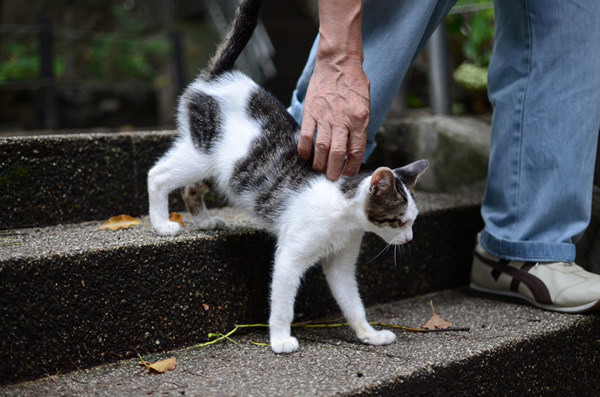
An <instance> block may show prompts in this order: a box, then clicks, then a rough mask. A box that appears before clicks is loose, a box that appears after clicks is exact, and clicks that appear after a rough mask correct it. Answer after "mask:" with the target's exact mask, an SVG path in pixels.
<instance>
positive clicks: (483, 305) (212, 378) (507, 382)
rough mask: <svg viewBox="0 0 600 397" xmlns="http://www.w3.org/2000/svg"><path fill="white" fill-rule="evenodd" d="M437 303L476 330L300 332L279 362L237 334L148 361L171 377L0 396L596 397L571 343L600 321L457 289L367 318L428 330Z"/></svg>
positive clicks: (62, 381)
mask: <svg viewBox="0 0 600 397" xmlns="http://www.w3.org/2000/svg"><path fill="white" fill-rule="evenodd" d="M431 302H432V303H433V305H434V306H435V309H436V312H437V313H438V314H439V315H440V316H441V317H442V318H444V319H445V320H447V321H450V322H452V323H453V326H454V327H468V328H469V329H470V331H469V332H464V331H463V332H437V333H416V332H406V331H401V330H397V329H396V330H395V329H392V331H393V332H395V333H396V335H397V340H396V342H395V343H393V344H391V345H389V346H382V347H372V346H367V345H362V344H360V343H359V342H357V340H356V338H355V337H354V335H353V334H352V332H351V331H350V330H349V329H347V328H335V329H294V335H295V336H297V337H298V338H299V340H300V344H301V348H300V350H299V351H298V352H296V353H293V354H288V355H276V354H274V353H272V352H271V350H270V349H269V348H268V347H262V346H256V345H252V344H251V342H260V343H268V335H267V332H266V331H265V330H264V329H254V330H253V331H252V332H250V333H246V334H244V335H241V334H240V335H237V334H236V335H233V336H232V339H234V340H235V341H236V342H237V343H238V344H233V343H231V342H222V343H219V344H215V345H211V346H206V347H202V348H195V347H192V348H186V349H181V350H174V351H169V352H164V353H160V354H153V355H149V356H147V357H144V359H146V360H147V361H151V362H154V361H157V360H161V359H164V358H168V357H176V359H177V362H178V365H177V368H176V369H175V370H173V371H171V372H167V373H163V374H156V375H153V374H149V373H147V371H146V370H145V369H144V368H142V367H141V366H140V365H139V360H136V359H130V360H126V361H121V362H118V363H115V364H110V365H103V366H99V367H96V368H93V369H89V370H83V371H78V372H74V373H67V374H61V375H56V376H50V377H47V378H44V379H40V380H38V381H34V382H29V383H23V384H18V385H12V386H6V387H4V388H0V395H3V396H17V395H80V396H111V397H112V396H144V395H173V396H175V395H186V396H189V395H194V396H196V395H198V396H235V395H247V396H264V395H319V396H329V395H347V394H351V395H356V394H371V393H374V394H406V395H420V394H432V395H464V394H465V393H467V394H468V395H479V394H487V395H490V394H491V395H495V394H500V395H502V394H504V393H505V392H508V391H510V390H515V391H519V392H521V395H528V394H529V395H532V394H533V395H535V394H539V393H541V394H544V393H543V391H544V390H545V391H552V392H557V391H563V392H569V391H574V390H579V391H581V390H583V392H584V393H588V394H587V395H589V393H590V391H592V390H596V387H597V383H595V382H597V377H594V374H596V373H597V372H598V369H597V365H596V369H594V367H590V366H589V363H588V362H581V360H579V359H573V357H570V355H572V354H575V355H576V356H577V354H578V353H576V352H577V351H579V350H581V348H585V346H583V344H582V343H581V342H577V341H576V340H575V339H572V338H571V336H572V335H584V334H585V333H586V332H587V331H586V330H588V331H589V330H591V329H598V328H599V327H598V325H599V318H598V317H597V316H583V315H565V314H558V313H551V312H544V311H540V310H538V309H535V308H531V307H527V306H521V305H516V304H511V303H503V302H496V301H490V300H485V299H480V298H475V297H472V296H470V295H469V294H468V293H467V292H466V291H465V290H464V289H457V290H447V291H443V292H439V293H434V294H429V295H426V296H421V297H416V298H412V299H407V300H403V301H398V302H394V303H390V304H385V305H380V306H376V307H372V308H370V309H369V311H368V312H369V318H370V319H371V321H379V322H384V323H390V324H401V325H405V326H410V327H420V326H422V325H423V324H424V323H425V322H426V321H427V319H428V318H429V317H430V316H431V307H430V303H431ZM220 331H222V332H224V331H226V330H220ZM215 332H217V330H215ZM593 332H596V337H597V331H593ZM555 339H559V340H562V341H564V342H565V346H566V350H564V351H562V350H561V351H559V350H557V349H558V347H557V346H558V345H559V344H557V343H556V341H555ZM569 341H570V342H571V343H569ZM576 342H577V343H576ZM548 345H550V346H554V347H555V349H554V350H552V349H548ZM590 353H592V354H593V352H590ZM506 357H508V360H507V359H506ZM589 359H590V358H589V357H588V361H589ZM578 361H580V362H579V363H578ZM584 361H585V360H584ZM581 365H583V366H585V368H586V371H588V377H585V376H584V377H583V378H582V377H581V375H579V376H573V374H574V373H575V374H581V372H573V371H576V370H577V367H578V366H581ZM574 367H575V368H574ZM592 378H594V379H596V380H593V379H592Z"/></svg>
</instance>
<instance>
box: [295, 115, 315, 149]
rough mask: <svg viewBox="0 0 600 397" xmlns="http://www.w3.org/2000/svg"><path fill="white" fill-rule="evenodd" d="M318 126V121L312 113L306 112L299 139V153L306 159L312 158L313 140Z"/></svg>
mask: <svg viewBox="0 0 600 397" xmlns="http://www.w3.org/2000/svg"><path fill="white" fill-rule="evenodd" d="M316 127H317V123H316V121H315V119H314V118H313V117H312V116H311V115H309V114H306V113H305V115H304V117H303V118H302V127H301V128H300V138H299V139H298V154H299V155H300V157H302V159H304V160H305V161H306V160H308V159H309V158H310V153H311V152H312V142H313V136H314V135H315V128H316Z"/></svg>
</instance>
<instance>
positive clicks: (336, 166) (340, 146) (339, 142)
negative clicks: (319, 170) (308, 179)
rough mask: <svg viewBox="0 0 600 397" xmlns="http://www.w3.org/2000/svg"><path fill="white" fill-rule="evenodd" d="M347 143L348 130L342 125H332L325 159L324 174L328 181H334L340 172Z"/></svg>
mask: <svg viewBox="0 0 600 397" xmlns="http://www.w3.org/2000/svg"><path fill="white" fill-rule="evenodd" d="M347 143H348V130H347V129H346V128H344V127H342V126H338V127H334V128H333V129H332V133H331V146H330V148H329V156H328V160H327V171H326V172H325V176H326V177H327V179H329V180H330V181H336V180H338V178H339V177H340V175H341V174H342V168H343V167H344V161H345V159H346V149H347Z"/></svg>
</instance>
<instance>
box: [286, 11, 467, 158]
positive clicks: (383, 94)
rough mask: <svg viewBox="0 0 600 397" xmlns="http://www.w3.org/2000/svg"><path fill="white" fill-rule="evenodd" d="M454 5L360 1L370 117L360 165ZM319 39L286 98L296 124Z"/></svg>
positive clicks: (373, 147)
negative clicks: (412, 69) (415, 64)
mask: <svg viewBox="0 0 600 397" xmlns="http://www.w3.org/2000/svg"><path fill="white" fill-rule="evenodd" d="M454 3H456V0H445V1H441V0H440V1H437V0H365V1H364V6H363V20H362V33H363V34H362V36H363V51H364V54H365V60H364V62H363V68H364V70H365V73H366V74H367V77H368V78H369V80H370V82H371V114H370V117H369V126H368V128H367V148H366V153H365V159H367V158H368V157H369V156H370V155H371V153H373V150H374V149H375V146H376V145H375V134H377V131H379V128H381V125H382V124H383V121H384V120H385V116H386V115H387V113H388V110H389V109H390V106H391V104H392V101H393V100H394V97H395V96H396V93H397V92H398V89H399V88H400V84H401V83H402V79H403V78H404V75H405V74H406V71H407V70H408V68H409V67H410V65H411V64H412V62H413V61H414V59H415V58H416V57H417V56H418V55H419V54H420V53H421V51H422V50H423V48H424V47H425V44H427V40H429V37H430V36H431V35H432V34H433V32H434V31H435V28H436V27H437V26H438V25H439V23H440V21H441V20H442V18H444V17H445V16H446V14H447V13H448V11H450V9H451V8H452V6H453V5H454ZM318 43H319V37H318V36H317V39H316V40H315V43H314V44H313V47H312V49H311V51H310V55H309V58H308V62H307V63H306V66H305V67H304V71H303V72H302V75H300V79H299V80H298V84H297V85H296V90H295V91H294V93H293V95H292V103H291V106H290V108H289V109H288V110H289V112H290V113H291V114H292V116H294V118H295V119H296V120H297V121H298V122H300V121H301V120H302V107H303V104H304V97H305V95H306V90H307V89H308V82H309V81H310V78H311V76H312V73H313V70H314V67H315V56H316V53H317V45H318Z"/></svg>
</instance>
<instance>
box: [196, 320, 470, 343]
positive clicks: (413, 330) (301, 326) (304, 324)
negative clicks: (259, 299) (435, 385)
mask: <svg viewBox="0 0 600 397" xmlns="http://www.w3.org/2000/svg"><path fill="white" fill-rule="evenodd" d="M369 324H370V325H374V326H377V327H386V328H396V329H401V330H404V331H407V332H469V331H471V328H470V327H465V328H440V329H425V328H411V327H406V326H404V325H395V324H387V323H379V322H370V323H369ZM291 326H292V327H294V328H315V329H316V328H342V327H348V326H349V325H348V323H336V324H307V323H295V324H292V325H291ZM268 327H269V324H236V325H235V328H233V329H232V330H231V331H229V332H228V333H227V334H225V335H223V334H213V333H211V334H208V337H209V338H211V337H215V336H219V335H220V336H219V337H218V338H217V339H215V340H212V341H210V342H206V343H202V344H199V345H196V346H195V347H204V346H208V345H213V344H215V343H217V342H219V341H221V340H223V339H229V340H230V341H232V342H233V343H236V342H235V341H233V340H232V339H231V338H229V337H230V336H231V335H233V334H234V333H235V332H236V331H237V330H238V329H240V328H268ZM236 344H237V343H236ZM250 344H253V345H256V346H269V345H268V344H265V343H257V342H250Z"/></svg>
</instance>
